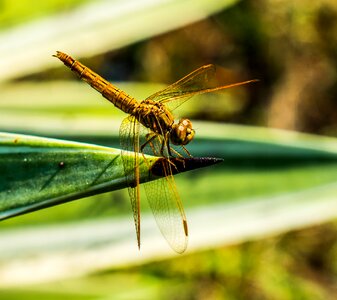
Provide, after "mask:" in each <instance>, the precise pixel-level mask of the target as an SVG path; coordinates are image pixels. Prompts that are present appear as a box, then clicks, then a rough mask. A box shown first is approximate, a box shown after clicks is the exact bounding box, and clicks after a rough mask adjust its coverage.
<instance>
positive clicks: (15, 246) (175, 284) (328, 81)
mask: <svg viewBox="0 0 337 300" xmlns="http://www.w3.org/2000/svg"><path fill="white" fill-rule="evenodd" d="M336 17H337V4H336V2H335V1H333V0H326V1H325V0H321V1H308V0H307V1H296V2H294V1H284V0H279V1H268V0H265V1H262V0H259V1H235V0H231V1H229V0H227V1H224V0H222V1H219V0H218V1H215V0H214V1H213V0H212V1H206V0H204V1H203V0H199V1H192V0H183V1H178V0H170V1H163V0H158V1H145V0H140V1H121V0H114V1H57V0H53V1H52V0H48V1H44V2H41V1H35V0H31V1H8V0H7V1H6V0H2V1H0V29H1V31H0V70H1V72H0V73H1V74H0V88H1V92H0V95H1V97H0V131H5V132H15V133H22V134H33V135H39V136H47V137H56V138H62V139H69V140H74V141H81V142H92V143H96V144H100V145H106V146H112V147H118V146H119V143H118V128H119V124H120V123H121V121H122V119H123V117H124V115H123V113H122V112H119V111H118V110H117V109H115V108H114V107H113V106H112V105H111V104H110V103H108V102H107V101H105V100H104V99H103V98H102V97H101V96H100V95H99V94H98V93H96V92H95V91H94V90H92V89H91V88H90V87H88V86H86V85H85V84H84V83H82V82H80V81H79V80H78V79H77V78H76V77H75V76H74V75H73V74H72V73H71V72H70V71H69V69H67V68H65V67H64V66H63V65H62V64H60V62H59V61H57V60H56V59H55V58H52V56H51V55H52V54H54V53H55V51H56V50H61V51H64V52H66V53H68V54H70V55H72V56H73V57H74V58H77V59H79V60H81V62H82V63H84V64H86V65H87V66H89V67H90V68H92V69H93V70H95V71H96V72H97V73H99V74H101V75H102V76H103V77H105V78H106V79H108V80H109V81H111V82H114V83H115V84H116V85H117V86H118V87H120V88H122V89H123V90H125V91H126V92H128V93H129V94H130V95H132V96H134V97H136V98H137V99H139V100H141V99H144V98H146V96H148V95H150V94H152V93H154V92H156V91H158V90H159V89H161V88H163V87H165V86H166V85H168V84H170V83H173V82H174V81H176V80H178V79H180V78H181V77H182V76H184V75H186V74H187V73H189V72H190V71H192V70H194V69H196V68H198V67H200V66H201V65H204V64H208V63H213V64H216V65H217V66H219V67H220V68H221V74H223V77H222V79H223V84H227V83H232V82H237V81H243V80H248V79H254V78H258V79H259V80H260V81H259V82H258V83H254V84H250V85H247V86H244V87H240V88H233V89H230V90H227V91H226V92H223V93H216V94H212V95H203V96H200V97H194V98H192V99H191V100H189V101H188V102H186V103H185V104H184V105H183V106H181V107H180V108H179V109H178V110H177V111H175V112H174V113H175V115H176V116H177V118H179V117H181V116H185V117H188V118H191V119H192V121H193V123H194V124H195V128H196V139H195V141H193V142H192V143H191V145H190V146H189V147H188V149H189V150H190V151H191V153H192V154H193V155H195V156H217V157H222V158H224V159H225V161H224V163H223V164H222V165H219V166H216V167H212V168H208V169H205V170H200V171H194V172H193V173H190V174H182V175H179V176H177V177H176V183H177V186H178V190H179V192H180V195H181V198H182V201H183V203H184V206H185V209H186V213H187V217H188V221H189V222H190V225H191V226H190V247H189V248H188V250H187V252H186V253H185V254H183V255H181V256H180V255H177V254H175V253H172V251H171V249H169V246H168V245H166V244H165V242H164V241H162V240H163V238H162V237H160V234H159V233H158V232H157V233H156V234H157V235H158V239H159V240H160V241H161V242H162V243H163V244H160V246H157V242H156V241H157V240H156V239H154V240H152V239H151V237H152V232H153V231H152V229H153V230H154V231H155V230H156V228H155V225H154V224H153V223H151V224H150V225H147V223H146V222H147V221H148V220H150V219H151V218H152V217H151V215H150V214H149V215H148V208H147V206H146V204H145V205H144V208H143V212H145V213H144V216H145V217H144V220H145V222H144V223H145V225H144V229H145V230H144V239H143V245H142V249H141V251H140V252H139V251H138V249H137V245H136V237H135V233H134V232H133V221H132V214H131V209H130V205H129V200H128V195H127V193H126V191H124V190H121V191H115V192H112V193H107V194H102V195H98V196H94V197H89V198H86V199H82V200H79V201H75V202H71V203H68V204H64V205H61V206H57V207H53V208H49V209H46V210H42V211H38V212H34V213H31V214H27V215H25V216H21V217H17V218H13V219H10V220H6V221H3V222H1V223H0V297H1V299H37V298H41V297H43V298H44V299H337V296H336V295H337V289H336V277H337V264H336V258H337V240H336V236H337V223H336V221H335V220H336V218H337V205H336V203H335V200H336V199H337V168H336V166H337V141H336V135H337V104H336V96H337V84H336V65H337V58H336V53H337V51H336V50H337V38H336V36H337V21H336V20H337V18H336ZM229 124H230V125H229ZM143 199H144V200H145V197H143ZM143 202H146V201H143ZM109 220H112V221H113V222H114V223H113V225H114V226H115V227H113V226H112V225H111V226H112V227H111V228H114V230H115V231H114V232H112V231H111V232H112V233H111V235H105V234H106V232H109V230H110V227H109V226H110V225H109V224H110V223H105V222H110V221H109ZM149 222H150V221H149ZM106 224H107V225H106ZM105 226H106V227H105ZM116 228H117V229H116ZM72 230H73V231H72ZM124 232H126V233H125V237H124ZM129 233H130V235H129ZM131 233H132V234H131ZM60 236H61V237H62V238H64V239H62V238H61V237H60ZM80 237H81V239H80ZM124 238H125V239H126V242H125V244H124ZM151 241H153V244H152V242H151ZM161 242H159V243H161Z"/></svg>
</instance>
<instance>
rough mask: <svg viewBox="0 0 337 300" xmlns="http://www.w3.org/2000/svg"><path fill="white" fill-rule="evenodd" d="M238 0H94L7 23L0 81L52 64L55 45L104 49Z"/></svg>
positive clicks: (77, 53) (83, 52) (0, 37)
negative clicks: (43, 16)
mask: <svg viewBox="0 0 337 300" xmlns="http://www.w3.org/2000/svg"><path fill="white" fill-rule="evenodd" d="M236 1H237V0H221V1H219V0H218V1H207V0H202V1H197V2H196V1H192V0H183V1H180V0H169V1H166V0H160V1H146V0H141V1H123V0H117V1H92V2H89V3H87V4H86V5H82V6H81V7H79V8H78V9H76V10H73V11H70V12H67V13H63V14H60V15H55V16H52V17H49V18H46V19H43V20H37V21H35V22H33V23H31V24H28V25H25V26H22V27H18V28H13V29H9V30H7V31H4V32H3V33H2V34H0V68H1V69H2V70H3V72H1V74H0V81H6V80H8V79H13V78H17V77H20V76H24V75H28V74H32V73H34V72H37V71H41V70H43V69H46V68H48V67H53V66H56V62H55V61H53V60H52V59H51V58H50V55H52V54H53V53H54V52H55V51H56V50H63V49H67V51H68V52H69V53H71V54H72V55H74V57H77V58H80V57H84V56H92V55H95V54H100V53H104V52H107V51H111V50H114V49H118V48H121V47H124V46H127V45H130V44H133V43H135V42H138V41H141V40H144V39H146V38H149V37H152V36H155V35H158V34H162V33H164V32H167V31H169V30H173V29H176V28H179V27H182V26H185V25H187V24H190V23H193V22H196V21H198V20H201V19H204V18H206V17H207V16H209V15H211V14H214V13H216V12H218V11H220V10H222V9H224V8H226V7H229V6H231V5H233V4H234V3H235V2H236ZM187 10H188V12H189V13H188V14H181V11H187ZM154 23H155V24H156V25H155V26H153V24H154ZM107 37H111V38H107ZM78 45H85V47H78ZM60 47H62V49H60ZM23 48H24V49H25V51H22V49H23ZM13 65H15V66H16V67H15V68H13V67H11V66H13Z"/></svg>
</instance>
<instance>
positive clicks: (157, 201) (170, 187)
mask: <svg viewBox="0 0 337 300" xmlns="http://www.w3.org/2000/svg"><path fill="white" fill-rule="evenodd" d="M163 168H165V175H166V176H165V177H164V178H161V179H158V180H155V181H151V182H147V183H145V184H144V187H145V191H146V196H147V200H148V202H149V205H150V207H151V209H152V212H153V215H154V217H155V219H156V222H157V225H158V227H159V229H160V231H161V233H162V234H163V236H164V237H165V239H166V240H167V242H168V243H169V245H170V246H171V247H172V249H173V250H175V251H176V252H178V253H183V252H184V251H185V249H186V247H187V241H188V228H187V221H186V216H185V212H184V208H183V205H182V203H181V200H180V197H179V194H178V192H177V188H176V184H175V182H174V178H173V176H172V170H171V168H172V166H171V165H170V164H169V163H163Z"/></svg>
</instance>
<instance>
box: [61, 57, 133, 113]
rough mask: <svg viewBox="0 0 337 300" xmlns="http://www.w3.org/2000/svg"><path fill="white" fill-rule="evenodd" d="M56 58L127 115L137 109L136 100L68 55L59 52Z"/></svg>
mask: <svg viewBox="0 0 337 300" xmlns="http://www.w3.org/2000/svg"><path fill="white" fill-rule="evenodd" d="M55 56H56V57H57V58H59V59H60V60H61V61H62V62H63V63H64V64H65V65H66V66H67V67H68V68H70V69H71V70H72V71H73V72H74V73H76V74H77V75H78V76H79V77H80V79H82V80H83V81H85V82H87V83H88V84H90V85H91V86H92V87H93V88H94V89H95V90H97V91H98V92H100V93H101V94H102V95H103V97H104V98H106V99H108V100H109V101H110V102H112V103H113V104H114V105H115V106H116V107H118V108H119V109H121V110H122V111H124V112H125V113H128V114H131V113H132V112H133V111H134V109H135V108H136V107H137V105H138V103H137V101H136V99H134V98H132V97H130V96H129V95H128V94H126V93H125V92H123V91H122V90H120V89H118V88H117V87H115V86H114V85H112V84H111V83H110V82H109V81H107V80H105V79H104V78H103V77H101V76H99V75H98V74H96V73H95V72H94V71H92V70H90V69H89V68H88V67H86V66H85V65H83V64H81V63H80V62H79V61H77V60H75V59H73V58H72V57H71V56H69V55H68V54H65V53H63V52H60V51H57V52H56V55H55Z"/></svg>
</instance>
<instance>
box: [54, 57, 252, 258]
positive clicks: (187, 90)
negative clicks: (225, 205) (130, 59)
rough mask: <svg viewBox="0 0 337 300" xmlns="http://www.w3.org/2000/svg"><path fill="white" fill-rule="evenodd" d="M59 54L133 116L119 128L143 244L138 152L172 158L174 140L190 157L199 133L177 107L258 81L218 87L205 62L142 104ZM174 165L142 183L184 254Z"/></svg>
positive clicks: (184, 234)
mask: <svg viewBox="0 0 337 300" xmlns="http://www.w3.org/2000/svg"><path fill="white" fill-rule="evenodd" d="M54 56H56V57H57V58H59V59H60V60H61V61H62V62H63V63H64V64H65V65H66V66H67V67H69V68H70V69H71V70H72V71H73V72H74V73H76V74H77V75H78V76H79V78H80V79H82V80H83V81H85V82H87V83H88V84H89V85H91V87H93V88H94V89H95V90H97V91H98V92H99V93H101V94H102V96H103V97H104V98H106V99H108V100H109V101H110V102H111V103H113V104H114V105H115V106H116V107H117V108H119V109H121V110H122V111H123V112H125V113H127V114H128V116H127V117H126V118H125V119H124V120H123V122H122V124H121V126H120V131H119V134H120V143H121V147H122V160H123V166H124V171H125V176H126V180H127V183H128V185H129V186H130V187H129V188H128V191H129V196H130V200H131V206H132V210H133V216H134V222H135V227H136V234H137V242H138V248H140V187H139V184H140V182H139V164H138V162H139V155H144V153H150V154H152V155H155V156H161V157H165V158H167V160H168V161H169V162H170V158H173V157H178V158H179V157H183V155H182V154H181V153H179V152H178V151H177V150H175V149H174V147H172V144H173V145H175V146H178V147H181V149H182V151H183V152H185V153H184V154H185V155H186V154H187V155H188V156H191V155H190V153H189V152H188V150H187V149H186V148H185V146H186V145H187V144H188V143H189V142H191V141H192V139H193V137H194V135H195V130H194V129H193V128H192V122H191V121H190V120H189V119H186V118H182V119H180V120H179V121H178V122H175V120H174V117H173V114H172V111H173V110H174V109H175V108H177V107H178V106H180V105H181V104H182V103H184V102H185V101H186V100H188V99H189V98H190V97H192V96H194V95H197V94H203V93H209V92H215V91H220V90H224V89H227V88H231V87H235V86H240V85H243V84H247V83H250V82H254V81H256V80H248V81H243V82H239V83H233V84H228V85H222V86H214V84H213V81H214V79H215V78H216V77H215V76H216V70H215V66H214V65H205V66H202V67H200V68H199V69H197V70H195V71H193V72H192V73H190V74H188V75H186V76H185V77H183V78H182V79H180V80H178V81H177V82H175V83H173V84H171V85H170V86H168V87H167V88H165V89H163V90H161V91H159V92H157V93H155V94H153V95H151V96H149V97H148V98H146V99H145V100H143V101H140V102H138V101H137V100H136V99H135V98H133V97H131V96H129V95H127V94H126V93H125V92H123V91H122V90H120V89H118V88H117V87H115V86H114V85H112V84H111V83H110V82H108V81H107V80H105V79H104V78H102V77H101V76H99V75H98V74H96V73H95V72H93V71H92V70H90V69H89V68H88V67H86V66H85V65H83V64H82V63H80V62H79V61H77V60H75V59H73V58H72V57H71V56H69V55H67V54H65V53H63V52H60V51H57V53H56V55H54ZM128 151H133V152H134V153H135V157H134V159H133V160H132V161H130V159H126V158H123V157H125V155H126V153H127V152H128ZM144 157H145V156H144ZM174 167H175V166H174V163H168V164H163V168H164V170H163V171H164V173H163V174H164V175H163V176H164V177H163V178H161V179H159V180H155V181H151V182H147V183H144V184H143V185H144V187H145V192H146V195H147V199H148V202H149V205H150V207H151V209H152V212H153V214H154V216H155V219H156V222H157V225H158V227H159V229H160V231H161V232H162V234H163V236H164V237H165V238H166V240H167V242H168V243H169V245H170V246H171V247H172V248H173V250H175V251H176V252H178V253H182V252H184V251H185V249H186V247H187V240H188V227H187V221H186V216H185V212H184V208H183V205H182V203H181V200H180V197H179V194H178V192H177V188H176V185H175V182H174V178H173V175H172V173H174V172H172V169H173V168H174Z"/></svg>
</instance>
